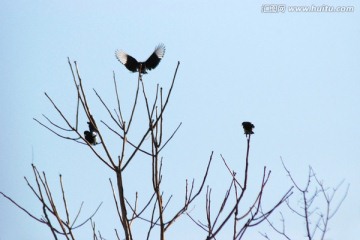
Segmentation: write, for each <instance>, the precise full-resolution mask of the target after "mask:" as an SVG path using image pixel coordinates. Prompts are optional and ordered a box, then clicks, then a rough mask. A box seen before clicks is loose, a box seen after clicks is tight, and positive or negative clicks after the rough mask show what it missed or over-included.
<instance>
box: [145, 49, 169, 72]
mask: <svg viewBox="0 0 360 240" xmlns="http://www.w3.org/2000/svg"><path fill="white" fill-rule="evenodd" d="M164 54H165V46H164V44H162V43H160V44H159V45H158V46H157V47H156V48H155V50H154V52H153V53H152V54H151V56H150V57H149V58H148V59H147V60H146V62H145V67H146V69H148V70H151V69H154V68H156V66H157V65H158V64H159V62H160V60H161V59H162V58H163V57H164Z"/></svg>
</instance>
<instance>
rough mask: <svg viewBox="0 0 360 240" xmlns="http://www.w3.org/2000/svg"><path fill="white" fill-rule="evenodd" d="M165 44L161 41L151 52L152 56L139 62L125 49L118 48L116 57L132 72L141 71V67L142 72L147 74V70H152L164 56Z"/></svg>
mask: <svg viewBox="0 0 360 240" xmlns="http://www.w3.org/2000/svg"><path fill="white" fill-rule="evenodd" d="M164 54H165V46H164V44H162V43H160V44H159V45H158V46H157V47H156V48H155V50H154V52H153V53H152V54H151V56H150V57H149V58H148V59H147V60H146V61H145V62H138V61H137V60H136V59H135V58H133V57H132V56H130V55H128V54H127V53H126V52H124V51H123V50H116V51H115V57H116V58H117V59H118V60H119V62H121V63H122V64H124V65H125V67H126V68H127V69H129V70H130V71H131V72H139V70H140V69H141V73H142V74H146V73H147V72H146V70H152V69H154V68H156V66H157V65H158V64H159V63H160V60H161V59H162V58H163V57H164Z"/></svg>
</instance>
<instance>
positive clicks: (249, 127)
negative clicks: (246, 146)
mask: <svg viewBox="0 0 360 240" xmlns="http://www.w3.org/2000/svg"><path fill="white" fill-rule="evenodd" d="M242 126H243V128H244V134H246V135H250V134H254V132H253V128H255V126H254V124H252V123H251V122H243V123H242Z"/></svg>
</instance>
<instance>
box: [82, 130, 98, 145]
mask: <svg viewBox="0 0 360 240" xmlns="http://www.w3.org/2000/svg"><path fill="white" fill-rule="evenodd" d="M84 136H85V140H86V141H88V143H90V144H91V145H96V144H97V139H96V136H97V134H96V133H95V132H89V131H85V132H84Z"/></svg>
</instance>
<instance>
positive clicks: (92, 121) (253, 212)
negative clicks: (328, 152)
mask: <svg viewBox="0 0 360 240" xmlns="http://www.w3.org/2000/svg"><path fill="white" fill-rule="evenodd" d="M68 63H69V66H70V69H71V73H72V77H73V82H74V87H75V89H76V96H75V98H74V99H76V103H77V104H76V109H75V111H74V112H75V114H74V116H70V117H69V116H66V114H65V113H64V110H63V109H60V108H59V106H58V105H57V104H56V103H55V101H54V100H53V99H52V98H51V97H50V96H49V95H48V94H47V93H45V96H46V97H47V99H48V100H49V101H50V103H51V104H52V106H53V108H54V109H55V111H56V112H57V113H58V115H59V116H60V117H61V119H62V120H63V123H62V124H57V123H55V122H54V121H52V120H51V119H50V118H48V117H47V116H46V115H43V116H44V118H45V120H46V121H47V123H44V122H42V121H40V120H38V119H35V118H34V120H35V121H36V122H37V123H39V124H40V125H41V126H43V127H45V128H46V129H48V130H49V131H51V132H52V133H54V134H55V135H56V136H58V137H60V138H63V139H65V140H70V141H74V142H75V143H78V144H82V145H86V146H87V147H88V149H89V150H90V151H91V152H92V153H93V154H94V156H95V157H96V159H98V160H99V161H100V162H101V163H102V164H103V165H104V167H105V168H108V169H110V170H111V171H112V172H113V174H114V175H113V176H114V177H115V178H116V183H113V181H112V180H111V178H110V179H109V182H110V187H111V190H112V195H113V199H114V205H115V208H116V211H117V215H118V218H119V220H120V226H121V230H118V229H115V233H114V235H115V237H116V239H118V240H119V239H123V238H125V239H126V240H132V239H138V238H146V239H150V237H151V235H152V234H153V233H154V232H155V233H156V234H157V236H158V237H156V238H157V239H160V240H164V239H165V233H166V231H167V230H168V229H169V228H170V227H171V226H173V224H174V223H175V221H176V220H177V219H178V218H179V217H180V216H182V215H184V214H186V215H187V216H189V217H190V219H192V221H193V222H194V223H195V224H196V225H197V226H198V227H200V228H201V229H203V230H204V231H205V233H206V237H205V238H206V239H216V237H217V236H218V235H219V233H220V232H221V231H222V230H223V229H224V226H225V225H227V224H230V223H232V225H233V239H234V240H235V239H241V238H242V237H243V236H244V233H245V231H246V230H247V229H248V228H251V227H254V226H257V225H259V224H260V223H261V222H263V221H264V220H266V219H267V218H268V216H269V215H270V214H271V213H273V212H274V210H275V209H276V208H278V207H279V206H280V205H281V204H282V203H283V202H285V201H286V200H287V199H288V198H289V196H290V195H291V194H292V189H291V188H290V189H289V190H288V191H287V192H286V193H284V195H283V196H282V197H279V200H278V201H277V202H275V203H274V205H273V206H272V207H271V208H270V209H268V210H267V211H265V212H262V211H261V209H262V203H263V201H264V199H263V198H264V190H265V186H266V184H267V182H268V180H269V177H270V173H271V172H270V171H268V170H267V169H266V167H264V169H263V177H262V179H261V180H260V181H259V182H260V189H259V190H258V193H257V195H256V196H254V200H253V202H252V203H251V204H250V206H249V207H248V209H247V210H246V211H244V212H241V211H240V210H239V204H240V203H241V202H243V199H244V196H245V194H246V193H247V189H248V179H249V152H250V139H251V134H252V131H251V132H247V134H246V137H247V152H246V157H245V162H244V166H245V170H244V172H243V174H239V175H241V176H240V177H239V175H237V174H236V172H235V171H234V170H232V169H231V168H230V167H229V165H228V163H227V162H226V160H225V159H224V158H223V157H222V156H221V159H222V161H223V163H224V165H225V166H226V168H227V169H228V172H229V175H230V178H229V182H230V186H229V188H228V189H227V190H226V191H225V197H224V199H223V201H222V204H221V206H220V208H219V210H216V211H213V210H211V209H212V202H211V197H212V196H211V187H210V186H207V187H205V184H206V180H207V178H208V174H209V171H210V166H211V163H212V161H213V152H212V153H211V154H210V157H209V159H208V160H207V166H206V169H204V173H203V175H202V178H201V180H200V182H199V183H198V184H197V186H196V184H195V179H193V180H192V181H191V183H189V182H190V181H188V180H186V182H185V186H184V188H185V196H184V199H185V201H184V202H183V204H182V205H181V206H179V207H178V208H177V210H175V211H174V212H172V213H171V212H170V211H167V210H168V206H169V203H170V201H171V199H172V195H170V197H168V198H166V199H164V191H163V190H162V182H163V178H162V164H163V161H162V160H163V156H162V155H161V153H162V150H163V149H164V147H166V146H167V144H168V143H169V142H170V141H171V140H172V139H173V137H174V135H175V134H176V132H177V131H178V129H179V128H180V126H181V123H179V125H178V126H177V128H176V129H174V130H173V131H172V132H171V134H166V132H165V128H164V120H165V112H166V110H167V106H168V103H169V100H170V96H171V94H172V91H173V88H174V84H175V79H176V75H177V71H178V68H179V65H180V63H179V62H178V63H177V66H176V69H175V72H174V75H173V78H172V80H171V84H170V87H169V89H168V90H166V91H165V90H164V89H163V88H162V87H160V86H159V84H157V86H156V89H155V91H154V92H155V94H154V97H153V100H150V99H151V97H149V90H148V89H147V88H146V86H145V82H144V81H143V79H142V78H143V75H142V71H141V64H140V69H139V75H138V78H137V87H136V90H135V93H134V101H133V102H132V105H131V106H130V109H131V111H130V113H129V114H128V116H126V114H125V113H124V111H123V109H124V106H123V105H122V101H121V96H120V94H119V91H118V86H117V80H116V77H115V73H114V74H113V82H114V90H115V91H114V92H115V98H116V102H117V105H116V107H115V108H110V107H109V105H108V104H107V103H105V101H104V100H103V98H102V97H101V95H100V94H99V93H98V92H97V91H96V90H95V89H93V90H94V93H95V95H96V96H97V98H98V99H99V101H100V102H101V103H102V105H103V107H104V109H105V110H106V112H107V113H108V116H109V119H110V120H111V122H106V121H104V120H100V121H99V120H97V119H96V117H94V116H96V115H93V114H92V111H91V110H92V109H91V107H90V104H89V102H88V95H87V94H86V93H85V90H84V86H83V81H82V79H81V76H80V73H79V69H78V65H77V63H76V62H74V63H73V64H72V63H71V62H70V59H68ZM140 98H142V102H143V103H144V109H145V111H146V116H147V119H146V121H145V123H144V124H145V131H144V132H143V133H142V134H141V136H140V137H139V138H136V137H134V135H131V134H130V132H131V131H132V130H133V129H135V128H136V129H139V128H138V126H135V127H134V124H135V121H134V116H135V112H137V111H139V109H141V108H139V99H140ZM111 109H113V110H111ZM82 116H85V118H86V121H87V122H88V125H89V130H88V131H85V132H84V133H82V131H81V130H80V129H79V122H82V121H84V119H82ZM99 122H100V123H102V125H101V127H100V126H99V125H98V123H99ZM104 129H105V130H108V131H109V132H111V133H113V134H114V135H115V136H116V137H117V138H118V139H120V141H121V148H120V151H119V152H118V153H117V154H116V155H115V156H114V155H113V154H111V151H110V148H109V146H108V142H109V139H107V138H105V137H104V134H103V133H104V131H105V130H104ZM166 135H167V136H168V137H167V138H166V137H165V136H166ZM147 139H150V146H148V145H147V144H145V142H146V140H147ZM138 155H141V156H144V157H146V158H147V159H149V160H150V161H151V168H150V169H149V171H150V173H151V179H152V181H151V186H152V194H150V196H149V197H148V199H145V200H144V199H142V202H143V203H144V204H140V203H139V195H140V194H139V193H138V192H136V194H135V201H134V202H133V203H131V202H130V201H129V200H128V199H129V196H127V195H126V191H125V187H126V186H127V184H126V182H125V180H124V177H123V176H124V173H125V172H126V171H130V168H129V166H130V164H131V163H132V162H133V161H135V160H134V159H135V156H138ZM32 168H33V172H34V176H35V183H36V187H33V185H32V184H30V182H29V181H28V180H27V178H25V180H26V182H27V184H28V186H29V188H30V189H31V190H32V192H33V193H34V195H35V196H36V198H37V199H38V200H39V202H40V203H41V204H42V209H43V214H44V215H43V217H36V216H35V215H34V214H32V213H30V212H29V211H28V210H26V209H25V208H24V207H22V206H20V204H18V203H17V202H16V201H14V200H13V199H12V198H11V197H9V196H7V195H5V194H4V193H1V194H2V195H3V196H4V197H5V198H7V199H9V200H10V201H11V202H12V203H13V204H14V205H16V206H17V207H18V208H20V209H21V210H22V211H24V212H25V213H27V214H28V215H29V216H30V217H32V218H33V219H35V220H37V221H39V222H41V223H43V224H45V225H47V226H48V227H49V229H50V231H51V233H52V236H53V238H54V239H58V238H59V237H64V238H66V239H76V237H75V234H74V230H75V229H76V228H79V227H81V226H83V225H84V224H85V223H87V222H90V223H91V227H92V236H93V239H104V238H103V237H102V236H101V233H100V231H99V230H97V227H96V224H95V221H94V219H93V217H94V215H95V214H96V212H97V211H98V209H99V207H100V205H101V204H100V205H99V207H98V208H97V209H96V210H95V211H94V213H92V214H89V217H87V218H86V219H85V220H84V221H82V223H80V224H78V225H75V223H76V222H77V219H78V216H79V214H80V212H81V209H82V208H81V207H80V209H79V211H78V213H77V215H76V216H75V217H72V216H70V214H69V211H68V210H67V206H68V200H67V198H66V195H65V189H64V187H63V184H62V177H61V175H60V183H61V191H62V205H63V208H64V209H65V216H60V214H59V211H58V209H59V207H60V206H59V203H57V201H55V199H54V198H53V197H52V191H51V188H50V186H49V184H48V183H47V180H46V175H45V173H44V172H43V173H42V174H40V173H39V171H38V170H37V168H36V167H35V166H34V165H32ZM204 189H206V193H205V199H206V208H205V211H204V213H205V215H206V223H202V222H201V221H199V220H195V219H196V218H197V217H195V216H192V215H191V214H190V212H188V209H189V207H190V206H191V205H192V204H193V203H194V201H195V200H196V199H198V198H199V196H202V195H201V193H202V192H203V191H204ZM172 209H174V208H172ZM166 211H167V214H166V216H165V214H164V213H165V212H166ZM213 214H215V218H213V217H212V215H213ZM135 221H141V222H143V223H144V224H146V225H147V226H148V231H147V235H146V236H136V234H135V233H134V231H133V229H132V225H133V223H134V222H135Z"/></svg>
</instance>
